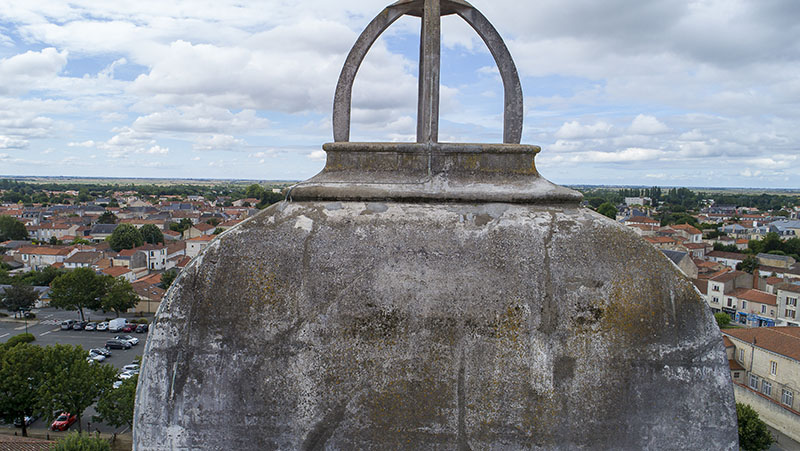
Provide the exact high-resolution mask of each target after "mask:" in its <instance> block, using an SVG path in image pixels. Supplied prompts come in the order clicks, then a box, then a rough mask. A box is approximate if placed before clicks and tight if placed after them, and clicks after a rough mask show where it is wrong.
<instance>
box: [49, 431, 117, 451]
mask: <svg viewBox="0 0 800 451" xmlns="http://www.w3.org/2000/svg"><path fill="white" fill-rule="evenodd" d="M50 450H51V451H111V444H110V443H109V442H108V440H106V439H104V438H100V437H92V436H91V435H82V434H79V433H77V432H70V433H69V434H67V435H66V436H65V437H64V438H62V439H61V440H59V441H58V442H56V444H55V445H53V447H52V448H50Z"/></svg>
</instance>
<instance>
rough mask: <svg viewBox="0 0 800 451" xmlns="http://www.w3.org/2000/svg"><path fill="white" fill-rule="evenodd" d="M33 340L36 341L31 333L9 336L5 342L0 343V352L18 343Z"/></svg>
mask: <svg viewBox="0 0 800 451" xmlns="http://www.w3.org/2000/svg"><path fill="white" fill-rule="evenodd" d="M33 341H36V337H34V336H33V334H17V335H14V336H13V337H11V338H9V339H8V341H7V342H5V343H3V344H0V354H2V351H5V350H7V349H11V348H13V347H14V346H16V345H18V344H20V343H31V342H33Z"/></svg>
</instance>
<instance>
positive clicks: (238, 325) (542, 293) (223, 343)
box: [134, 0, 737, 450]
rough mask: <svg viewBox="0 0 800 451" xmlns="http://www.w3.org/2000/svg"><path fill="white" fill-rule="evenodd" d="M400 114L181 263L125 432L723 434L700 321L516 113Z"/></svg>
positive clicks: (162, 442) (417, 436)
mask: <svg viewBox="0 0 800 451" xmlns="http://www.w3.org/2000/svg"><path fill="white" fill-rule="evenodd" d="M421 3H422V1H421V0H417V1H406V0H403V1H401V2H398V3H396V4H395V5H393V6H391V7H390V8H387V10H389V9H391V8H397V9H396V10H391V11H388V12H385V14H382V15H380V16H378V18H376V21H379V25H380V26H379V27H377V28H378V29H380V28H381V27H383V28H385V26H388V24H387V23H386V22H388V23H391V20H390V19H392V18H393V17H394V18H395V19H396V17H399V16H398V14H400V15H401V13H410V14H413V13H420V14H422V10H421V9H420V5H421ZM465 5H466V6H465ZM439 6H440V5H439V1H437V0H425V1H424V12H425V13H424V14H423V22H424V23H425V25H424V26H423V30H430V29H431V27H433V28H435V26H434V25H436V24H435V23H433V24H431V23H429V22H431V21H433V19H432V18H431V17H432V16H431V15H430V14H428V13H429V10H430V9H432V10H434V12H437V13H438V12H439ZM441 6H442V10H441V13H444V12H453V13H458V14H459V15H462V17H469V18H470V20H472V22H470V23H472V24H473V25H474V24H482V26H484V27H485V26H486V24H488V22H482V21H481V18H482V16H477V15H476V14H479V13H476V12H475V11H474V10H472V9H469V8H471V7H470V6H469V5H468V4H467V3H466V2H464V1H462V0H442V3H441ZM404 11H405V12H404ZM436 17H438V15H436ZM392 20H393V19H392ZM482 20H484V21H485V18H484V19H482ZM373 23H374V22H373ZM372 25H373V24H371V25H370V27H372ZM426 26H427V28H425V27H426ZM370 27H368V31H369V30H370V29H371V28H370ZM373 31H375V30H373ZM482 32H483V34H482V36H484V35H486V36H494V35H492V33H491V32H490V31H487V29H482ZM365 33H366V32H365ZM373 35H374V33H373ZM423 35H424V39H428V38H430V37H431V36H430V34H429V33H427V32H426V33H423ZM373 37H376V36H373ZM370 39H373V38H370ZM368 40H369V39H367V41H368ZM373 40H374V39H373ZM359 42H361V44H364V41H362V40H361V39H360V40H359ZM426 42H427V41H426ZM492 42H493V45H495V47H496V46H497V42H496V41H492ZM500 44H502V41H500ZM361 47H362V50H363V45H362V46H361ZM423 47H424V46H423ZM367 48H368V45H367ZM504 48H505V46H503V49H504ZM358 49H359V46H358V45H357V46H356V47H355V48H354V51H356V50H358ZM359 51H360V50H359ZM364 51H365V50H364ZM362 53H363V52H362ZM492 53H493V54H495V55H497V54H502V53H503V52H502V51H500V50H497V48H494V49H493V51H492ZM506 53H507V50H506ZM351 56H352V54H351ZM356 59H358V58H356ZM426 64H427V63H426ZM437 64H438V63H437ZM434 66H435V65H434ZM501 66H505V68H506V71H505V73H506V74H508V73H509V72H508V68H509V66H508V61H505V62H501ZM511 68H512V69H513V63H511ZM345 69H346V70H345V71H343V77H345V76H349V75H348V74H349V73H350V72H352V74H351V75H352V76H354V73H355V72H354V71H350V72H348V70H347V67H346V68H345ZM436 70H438V69H436ZM513 76H514V77H515V76H516V70H514V73H513ZM508 77H510V79H513V78H514V77H512V76H511V75H509V76H508ZM422 79H423V81H425V80H427V79H428V78H426V77H422ZM505 79H506V78H505V77H504V80H505ZM512 81H513V80H512ZM517 83H518V80H517ZM341 86H342V84H341V83H340V87H341ZM426 89H427V88H426ZM420 91H421V92H422V91H423V89H422V87H421V89H420ZM343 92H344V94H342V93H343ZM506 92H507V93H511V94H510V95H511V96H512V97H513V95H514V94H515V92H516V90H515V89H507V90H506ZM519 93H520V94H521V91H519ZM340 94H341V95H340ZM426 95H428V96H432V97H434V98H438V93H437V92H428V93H427V94H423V95H422V97H425V96H426ZM348 96H349V92H347V89H344V90H341V89H340V90H339V91H337V102H338V101H340V100H341V99H343V98H344V99H345V100H346V101H347V102H349V97H348ZM420 103H421V104H425V105H433V104H438V100H437V101H436V102H431V103H425V102H420ZM337 104H338V103H337ZM506 105H507V108H506V112H507V113H508V112H509V111H511V112H512V113H513V111H516V110H515V108H516V106H515V105H518V106H519V108H520V111H521V99H520V100H519V102H518V101H517V100H514V99H512V100H510V101H508V99H507V102H506ZM509 105H510V107H509ZM338 111H339V112H343V111H344V112H347V113H349V105H348V108H344V107H341V105H339V109H338ZM421 116H423V117H425V118H427V119H429V120H430V119H431V118H433V117H435V115H431V112H430V111H428V112H422V114H421ZM511 116H513V114H511ZM508 117H509V115H508V114H507V116H506V118H507V119H508ZM334 122H335V125H336V124H338V125H342V122H341V120H340V121H338V122H337V121H336V120H335V121H334ZM423 122H424V121H423ZM420 128H421V129H423V131H424V133H422V134H421V136H420V139H419V143H415V144H386V143H383V144H380V143H348V142H346V137H347V133H346V132H347V130H345V128H344V127H340V128H338V129H337V130H338V132H337V142H336V143H332V144H326V145H325V146H324V148H325V150H326V151H328V160H327V163H326V167H325V169H324V170H323V171H322V172H321V173H320V174H319V175H317V176H315V177H314V178H312V179H311V180H309V181H307V182H303V183H301V184H299V185H297V186H296V187H295V188H294V189H292V191H291V192H290V193H289V195H288V198H287V200H286V201H284V202H281V203H278V204H276V205H273V206H272V207H270V208H268V209H266V210H265V211H262V212H261V213H259V214H258V215H257V216H255V217H254V218H252V219H250V220H248V221H246V222H244V223H242V224H241V225H239V226H238V227H235V228H233V229H231V230H229V231H228V232H226V233H224V234H223V235H222V236H221V237H220V238H219V239H217V240H216V241H214V242H213V243H212V244H211V245H210V246H209V247H208V248H207V249H206V250H205V251H204V252H203V253H202V254H201V255H200V256H198V257H197V258H196V259H195V260H194V261H192V262H191V263H190V265H189V266H188V267H187V268H185V269H184V270H183V272H182V273H181V275H180V276H179V278H178V279H177V280H176V281H175V283H174V284H173V285H172V287H171V288H170V290H169V292H168V293H167V295H166V297H165V299H164V301H163V302H162V305H161V307H160V308H159V312H158V314H157V317H156V321H155V324H154V327H153V328H152V331H151V333H150V337H149V340H148V342H147V347H146V350H145V359H144V365H143V369H142V373H141V376H140V380H139V390H138V394H137V407H136V414H135V427H134V448H135V449H138V450H162V449H164V450H166V449H186V450H195V449H224V450H268V449H283V450H292V449H305V450H312V449H329V450H337V449H372V450H385V449H420V450H422V449H424V450H429V449H442V450H446V449H476V450H477V449H604V450H605V449H703V450H706V449H708V450H710V449H735V448H736V445H737V431H736V418H735V409H734V406H733V403H734V401H733V391H732V387H731V382H730V375H729V370H728V365H727V361H726V360H725V353H724V349H723V347H722V341H721V339H720V334H719V331H718V329H717V327H716V325H715V322H714V320H713V318H712V317H711V313H710V312H709V310H708V309H707V308H706V307H705V305H704V303H703V302H702V301H701V299H700V297H699V295H698V294H697V292H696V291H695V289H694V287H693V286H692V284H691V283H690V282H689V281H688V280H687V279H686V278H684V277H683V276H682V275H681V274H680V273H679V272H678V270H677V269H676V268H675V267H674V266H673V265H672V264H671V262H670V261H668V260H667V259H666V258H665V257H664V256H663V255H661V253H660V252H658V251H657V250H656V249H655V248H653V247H652V246H650V245H649V244H647V243H645V242H644V241H642V240H641V239H640V238H639V237H638V236H636V235H635V234H634V233H633V232H631V231H630V230H628V229H626V228H624V227H622V226H621V225H619V224H617V223H615V222H613V221H611V220H609V219H607V218H605V217H603V216H600V215H598V214H596V213H594V212H592V211H589V210H587V209H584V208H581V207H580V206H579V201H580V199H581V196H580V194H579V193H577V192H574V191H572V190H569V189H566V188H563V187H559V186H556V185H553V184H552V183H550V182H548V181H547V180H545V179H543V178H542V177H540V176H539V174H538V172H537V171H536V167H535V164H534V158H535V155H536V154H537V153H538V151H539V148H538V147H535V146H523V145H519V133H518V132H521V116H519V121H518V122H515V121H507V123H506V133H505V136H506V143H505V144H493V145H482V144H480V145H479V144H473V145H467V144H442V143H438V142H436V140H435V129H436V124H435V121H433V122H430V121H429V122H426V123H424V124H421V125H420ZM431 137H433V139H431ZM338 138H343V139H338Z"/></svg>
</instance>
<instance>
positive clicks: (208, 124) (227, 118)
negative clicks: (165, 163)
mask: <svg viewBox="0 0 800 451" xmlns="http://www.w3.org/2000/svg"><path fill="white" fill-rule="evenodd" d="M268 126H269V121H268V120H266V119H264V118H261V117H258V115H257V113H256V111H254V110H243V111H240V112H239V113H235V114H234V113H232V112H231V111H230V110H227V109H225V108H216V107H208V106H193V107H179V108H175V109H169V110H165V111H159V112H156V113H151V114H148V115H146V116H140V117H138V118H137V119H136V120H135V121H133V125H132V126H131V128H133V129H135V130H137V131H141V132H145V133H154V132H181V133H224V132H225V131H252V130H257V129H265V128H267V127H268Z"/></svg>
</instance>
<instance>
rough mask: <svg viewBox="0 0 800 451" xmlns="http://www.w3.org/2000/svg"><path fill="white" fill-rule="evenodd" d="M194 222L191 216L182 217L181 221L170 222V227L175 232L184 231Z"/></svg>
mask: <svg viewBox="0 0 800 451" xmlns="http://www.w3.org/2000/svg"><path fill="white" fill-rule="evenodd" d="M193 225H194V223H193V222H192V220H191V219H189V218H182V219H181V222H173V223H170V225H169V229H170V230H172V231H173V232H178V233H183V231H184V230H186V229H188V228H190V227H192V226H193Z"/></svg>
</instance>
